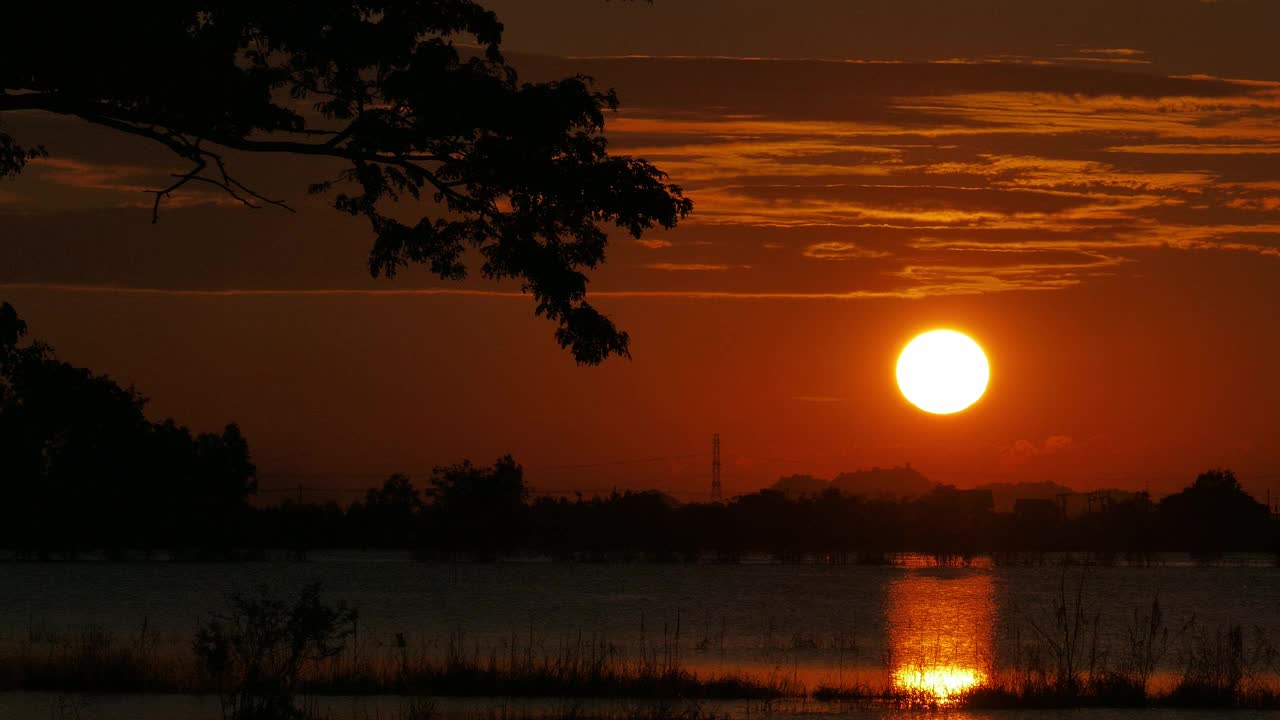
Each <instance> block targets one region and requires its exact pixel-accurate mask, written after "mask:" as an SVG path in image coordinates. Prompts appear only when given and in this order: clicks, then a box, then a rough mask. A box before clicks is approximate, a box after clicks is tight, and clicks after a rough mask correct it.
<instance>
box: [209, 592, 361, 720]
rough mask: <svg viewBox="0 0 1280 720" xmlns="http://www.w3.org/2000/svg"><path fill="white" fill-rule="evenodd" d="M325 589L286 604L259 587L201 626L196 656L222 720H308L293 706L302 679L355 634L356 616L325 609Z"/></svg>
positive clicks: (347, 611) (337, 608)
mask: <svg viewBox="0 0 1280 720" xmlns="http://www.w3.org/2000/svg"><path fill="white" fill-rule="evenodd" d="M321 590H322V588H321V585H320V583H319V582H315V583H311V584H309V585H306V586H305V587H303V588H302V589H301V590H300V591H299V592H298V595H297V597H295V598H294V599H292V601H285V600H283V599H280V598H278V597H274V596H272V595H270V594H269V593H268V592H267V589H266V588H265V587H259V588H257V589H256V590H255V591H254V592H253V593H252V594H248V595H240V594H237V595H233V596H232V597H231V601H230V605H231V608H230V610H229V612H227V613H212V614H211V615H210V616H209V618H208V619H207V620H205V622H203V623H202V624H201V626H200V629H199V630H198V631H197V632H196V636H195V641H194V643H193V649H194V651H195V654H196V657H197V658H198V659H199V661H200V663H201V665H202V666H203V667H204V669H205V670H206V671H207V672H208V673H209V675H210V676H212V677H213V678H214V679H215V681H216V682H217V684H218V687H219V692H220V694H221V696H222V706H223V715H224V717H226V718H228V719H229V720H278V719H279V720H284V719H286V718H304V717H306V714H305V713H304V712H303V711H301V710H300V709H299V708H298V707H297V703H296V700H295V694H296V692H297V690H298V687H299V682H300V681H301V679H302V676H303V674H304V673H305V672H306V671H308V670H314V669H315V668H316V667H318V666H319V664H320V663H322V662H323V661H325V660H328V659H330V658H333V657H336V656H337V655H339V654H340V653H341V652H342V650H343V648H344V647H345V641H346V640H347V638H349V637H350V636H351V635H352V634H353V633H354V631H355V622H356V613H355V611H354V610H350V609H348V608H347V607H346V606H345V605H342V604H339V605H337V606H330V605H326V604H325V603H323V602H322V601H321V599H320V594H321Z"/></svg>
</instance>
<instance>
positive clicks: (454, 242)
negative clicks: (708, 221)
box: [0, 0, 692, 363]
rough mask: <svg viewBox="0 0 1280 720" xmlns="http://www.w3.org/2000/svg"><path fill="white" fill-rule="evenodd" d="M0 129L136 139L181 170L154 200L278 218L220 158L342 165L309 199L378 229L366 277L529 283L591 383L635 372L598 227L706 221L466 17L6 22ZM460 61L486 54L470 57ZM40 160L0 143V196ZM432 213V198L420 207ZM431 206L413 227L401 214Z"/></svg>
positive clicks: (55, 15)
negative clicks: (617, 372)
mask: <svg viewBox="0 0 1280 720" xmlns="http://www.w3.org/2000/svg"><path fill="white" fill-rule="evenodd" d="M5 23H6V27H10V28H21V29H22V31H21V32H14V33H9V35H8V37H7V38H6V40H5V42H4V43H0V113H3V112H5V111H43V112H48V113H56V114H59V115H67V116H73V117H76V118H79V119H81V120H85V121H88V122H90V123H94V124H97V125H100V126H102V127H105V128H109V129H111V130H114V131H117V132H120V133H126V134H130V135H134V136H138V137H142V138H145V139H147V140H151V141H154V142H155V143H157V144H159V145H161V146H163V147H164V148H167V149H168V150H170V151H172V152H173V153H174V154H175V155H176V156H177V157H178V158H179V159H181V160H182V161H184V162H185V163H187V165H186V166H185V169H184V170H183V171H181V172H179V173H177V174H176V175H175V179H174V181H173V182H172V183H170V184H169V185H168V186H166V187H157V188H155V189H153V190H151V192H152V193H153V194H154V197H155V204H154V208H153V211H152V219H153V221H154V220H155V219H156V218H157V217H158V214H159V208H160V203H161V201H162V200H163V199H165V198H167V197H170V196H171V195H173V194H174V193H176V192H178V191H179V190H181V189H184V188H185V187H186V186H188V185H191V184H193V183H194V184H197V185H202V186H211V187H214V188H218V189H220V190H221V191H223V192H225V193H227V194H228V195H230V197H231V198H233V199H235V200H237V201H239V202H241V203H243V204H244V205H247V206H249V207H255V208H256V207H261V206H263V205H276V206H280V207H285V208H287V207H288V206H287V205H286V204H285V203H284V202H283V201H280V200H277V199H272V198H268V197H266V196H264V195H262V194H261V193H259V192H256V191H254V190H253V189H251V188H250V187H249V185H250V183H248V182H244V181H242V180H240V179H239V178H238V177H236V175H234V174H233V172H232V169H231V168H230V167H229V166H230V164H231V163H230V162H229V158H228V156H227V154H226V150H228V149H229V150H235V151H240V152H268V153H285V154H292V155H294V156H298V157H305V158H320V159H324V160H328V161H330V162H332V161H337V162H338V163H339V169H338V171H337V172H336V173H332V172H331V171H330V170H326V171H324V172H325V173H326V174H325V176H324V177H322V178H321V179H319V180H318V181H317V182H315V183H313V184H311V185H310V188H309V189H310V192H313V193H322V192H327V191H330V190H332V189H334V188H340V190H339V191H338V192H337V194H336V195H334V198H333V206H334V208H336V209H337V210H338V211H340V212H342V213H345V214H349V215H352V216H357V217H363V218H365V219H367V220H368V221H369V224H370V227H371V229H372V231H373V234H374V236H375V239H374V242H373V248H372V250H371V252H370V254H369V270H370V272H371V273H372V274H373V275H374V276H387V277H390V276H393V275H395V274H396V272H397V271H399V270H400V269H401V268H403V267H405V266H407V265H409V264H411V263H421V264H424V265H426V266H428V267H429V268H430V269H431V272H432V273H434V274H436V275H438V276H439V277H441V278H444V279H451V280H452V279H459V278H462V277H464V276H465V275H466V273H467V269H468V268H467V265H466V264H465V263H464V262H463V256H464V253H465V252H466V251H467V250H468V249H474V250H477V251H478V255H479V257H480V258H482V260H481V264H480V268H479V269H480V273H481V274H482V275H483V276H485V277H486V278H495V279H502V278H511V279H515V280H518V281H519V282H520V283H521V286H522V288H523V289H524V290H525V291H527V292H529V293H530V294H531V295H532V296H533V299H534V301H535V303H536V306H535V307H536V312H537V314H538V315H544V316H546V317H547V318H549V319H551V320H552V321H554V322H556V323H557V324H558V329H557V330H556V339H557V340H558V341H559V343H560V345H561V346H562V347H565V348H568V349H570V350H571V351H572V353H573V355H574V357H575V358H576V359H577V360H578V361H579V362H581V363H598V362H600V361H602V360H604V359H605V358H606V357H608V356H609V355H613V354H618V355H627V354H628V346H629V338H628V336H627V334H626V333H625V332H622V331H619V330H618V329H617V328H616V327H615V326H614V324H613V322H612V321H611V320H610V319H609V318H607V317H606V316H604V315H603V314H601V313H600V312H598V311H597V310H596V309H595V308H593V307H592V306H591V305H590V304H589V303H588V302H587V301H586V290H587V276H586V274H585V271H587V270H592V269H594V268H596V267H597V266H598V265H599V264H600V263H601V262H602V261H603V260H604V257H605V245H606V242H607V234H606V232H605V230H604V229H603V226H606V225H615V226H617V227H620V228H622V229H624V230H626V231H627V232H628V233H630V234H631V235H633V236H635V237H640V236H641V235H642V234H643V233H644V232H646V231H647V230H649V229H650V228H652V227H654V226H662V227H667V228H669V227H673V226H674V225H675V224H676V223H677V222H678V221H679V220H680V219H681V218H683V217H684V216H685V215H687V214H688V213H689V212H690V210H691V209H692V203H691V202H690V201H689V200H688V199H686V198H685V197H684V196H683V194H682V192H681V189H680V188H679V187H678V186H676V185H672V184H668V183H667V177H666V175H665V174H664V173H662V172H661V171H660V170H658V168H656V167H654V166H653V165H651V164H650V163H648V162H646V161H645V160H642V159H637V158H632V157H629V156H625V155H610V154H609V153H608V150H607V144H606V141H605V138H604V135H603V130H604V123H605V112H606V111H609V110H613V109H616V108H617V105H618V100H617V97H616V96H615V95H614V93H613V92H612V91H609V92H601V91H598V90H595V89H594V88H593V87H592V84H591V80H590V79H589V78H586V77H583V76H573V77H567V78H563V79H560V80H555V81H551V82H538V83H521V82H519V80H518V79H517V75H516V71H515V69H514V68H512V67H511V66H509V65H507V64H506V63H505V61H504V60H503V57H502V53H501V51H500V43H501V38H502V31H503V27H502V23H501V22H499V21H498V18H497V17H496V16H495V15H494V14H493V13H492V12H490V11H488V10H486V9H485V8H483V7H481V6H480V5H479V4H477V3H476V2H474V1H473V0H414V1H413V2H399V3H391V2H361V1H356V0H312V1H310V2H306V3H302V4H299V3H295V2H285V1H284V0H229V1H226V2H218V3H206V2H196V1H194V0H166V1H164V2H159V1H157V0H149V1H146V2H129V3H88V4H85V3H72V4H70V5H68V4H67V3H63V2H31V3H20V4H17V5H12V6H7V7H6V8H5ZM455 42H458V43H465V44H470V45H473V46H478V47H477V48H476V49H475V50H467V51H461V50H459V49H458V47H456V46H455V44H454V43H455ZM43 154H44V149H43V148H41V147H38V146H36V147H28V146H24V145H20V144H19V143H18V141H17V140H15V139H14V138H13V137H11V136H9V135H6V134H3V133H0V177H2V176H4V175H16V174H18V173H19V172H21V171H22V169H23V167H24V166H25V165H26V164H27V162H28V161H29V160H31V159H34V158H36V157H40V156H41V155H43ZM424 196H425V197H424ZM402 198H407V199H412V200H414V201H417V200H420V199H426V200H430V201H432V202H430V203H426V207H421V206H420V207H419V209H418V210H417V212H418V219H416V220H404V219H403V217H404V212H403V211H400V212H392V211H391V210H390V209H388V208H387V204H388V203H394V202H396V201H399V200H401V199H402Z"/></svg>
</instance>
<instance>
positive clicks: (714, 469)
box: [711, 433, 721, 502]
mask: <svg viewBox="0 0 1280 720" xmlns="http://www.w3.org/2000/svg"><path fill="white" fill-rule="evenodd" d="M720 498H721V491H720V433H716V434H714V435H712V436H711V502H720Z"/></svg>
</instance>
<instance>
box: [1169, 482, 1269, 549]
mask: <svg viewBox="0 0 1280 720" xmlns="http://www.w3.org/2000/svg"><path fill="white" fill-rule="evenodd" d="M1159 510H1160V514H1161V515H1162V516H1163V518H1164V520H1165V523H1166V533H1167V536H1168V537H1169V538H1177V541H1178V543H1179V544H1180V545H1182V546H1183V547H1184V548H1186V549H1189V550H1194V551H1200V552H1221V551H1224V550H1244V549H1249V548H1252V547H1256V546H1258V545H1260V544H1262V543H1263V542H1264V541H1265V540H1266V538H1267V533H1268V530H1269V527H1268V526H1269V523H1268V512H1267V506H1266V505H1264V504H1262V503H1260V502H1258V501H1257V500H1255V499H1253V496H1251V495H1250V494H1249V493H1247V492H1245V490H1244V488H1242V487H1240V483H1239V482H1238V481H1237V480H1236V476H1235V473H1233V472H1231V471H1230V470H1221V469H1218V470H1209V471H1207V472H1203V473H1200V475H1199V476H1197V477H1196V480H1195V482H1194V483H1192V484H1191V485H1189V486H1187V488H1186V489H1184V490H1182V491H1181V492H1179V493H1175V494H1173V495H1170V496H1168V497H1166V498H1164V499H1163V500H1161V501H1160V506H1159Z"/></svg>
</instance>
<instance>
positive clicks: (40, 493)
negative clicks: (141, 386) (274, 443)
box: [0, 303, 257, 556]
mask: <svg viewBox="0 0 1280 720" xmlns="http://www.w3.org/2000/svg"><path fill="white" fill-rule="evenodd" d="M26 334H27V326H26V324H25V323H24V322H23V321H22V320H21V319H20V318H19V317H18V314H17V312H15V311H14V309H13V307H12V306H10V305H9V304H8V303H4V304H0V543H3V546H4V547H7V548H10V549H13V550H17V551H19V552H21V553H23V554H26V555H33V556H54V555H57V556H73V555H75V554H77V553H80V552H84V551H89V550H94V551H106V552H108V553H113V554H118V553H122V552H124V551H126V550H138V549H161V548H163V549H165V550H170V551H178V552H182V553H222V552H223V551H224V550H225V549H226V548H229V547H233V546H235V545H237V544H239V543H242V542H243V541H244V539H245V532H246V529H247V528H248V527H249V522H250V521H251V513H250V508H249V505H248V498H249V495H250V494H251V493H253V492H254V491H255V490H256V488H257V484H256V481H255V479H254V475H255V469H254V466H253V464H252V463H251V462H250V460H249V445H248V442H247V441H246V440H245V438H244V437H243V436H242V435H241V434H240V429H239V428H238V427H236V426H235V425H234V424H233V425H228V426H227V427H226V428H225V429H224V430H223V431H222V432H221V433H216V434H215V433H202V434H193V433H192V432H191V431H190V430H188V429H187V428H185V427H183V426H181V425H178V424H176V423H175V422H173V421H172V420H165V421H163V422H151V421H150V420H148V419H147V418H146V416H145V415H144V413H143V408H144V405H145V404H146V399H145V398H143V397H142V396H141V395H140V394H139V393H138V392H137V391H136V390H134V389H133V388H132V387H127V388H126V387H121V386H120V385H119V384H117V383H116V382H115V381H114V380H112V379H111V378H109V377H107V376H105V375H96V374H94V373H92V372H90V371H89V370H86V369H84V368H79V367H75V366H74V365H71V364H69V363H66V362H62V361H61V360H59V359H58V358H57V357H56V356H55V355H54V353H53V350H52V349H51V348H49V346H47V345H45V344H43V343H40V342H37V341H29V340H27V339H26Z"/></svg>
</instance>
